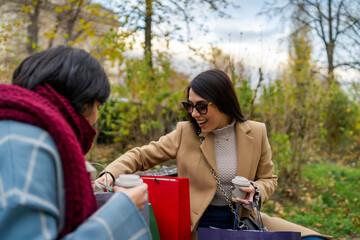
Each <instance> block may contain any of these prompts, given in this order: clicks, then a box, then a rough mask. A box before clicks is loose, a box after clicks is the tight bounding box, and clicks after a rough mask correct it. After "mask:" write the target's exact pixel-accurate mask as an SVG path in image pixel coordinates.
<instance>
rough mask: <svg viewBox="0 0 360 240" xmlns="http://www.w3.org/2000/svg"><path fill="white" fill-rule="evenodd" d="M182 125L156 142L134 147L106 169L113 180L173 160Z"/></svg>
mask: <svg viewBox="0 0 360 240" xmlns="http://www.w3.org/2000/svg"><path fill="white" fill-rule="evenodd" d="M181 131H182V123H178V124H177V127H176V129H175V130H174V131H172V132H171V133H169V134H167V135H165V136H162V137H160V139H159V140H158V141H151V142H150V143H149V144H148V145H144V146H142V147H135V148H133V149H131V150H129V151H128V152H126V153H125V154H123V155H122V156H120V157H119V158H117V159H116V160H114V161H113V162H112V163H111V164H110V165H109V166H107V167H106V171H108V172H110V173H111V174H112V175H113V176H114V177H115V178H117V177H118V176H119V175H120V174H129V173H134V172H136V171H145V170H147V169H149V168H151V167H153V166H155V165H157V164H160V163H162V162H165V161H168V160H170V159H175V158H176V155H177V151H178V149H179V146H180V141H181Z"/></svg>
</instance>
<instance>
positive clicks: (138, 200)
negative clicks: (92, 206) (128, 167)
mask: <svg viewBox="0 0 360 240" xmlns="http://www.w3.org/2000/svg"><path fill="white" fill-rule="evenodd" d="M147 188H148V185H147V184H146V183H143V184H141V185H139V186H136V187H132V188H123V187H118V186H114V192H122V193H125V194H126V195H127V196H128V197H129V198H130V199H131V201H133V203H134V204H135V206H136V207H137V208H138V209H139V210H140V211H141V210H143V209H144V204H145V202H146V200H147V193H146V190H147Z"/></svg>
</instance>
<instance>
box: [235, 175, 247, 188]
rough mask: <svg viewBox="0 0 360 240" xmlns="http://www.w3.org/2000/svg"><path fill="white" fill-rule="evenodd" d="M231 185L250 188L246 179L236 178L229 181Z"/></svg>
mask: <svg viewBox="0 0 360 240" xmlns="http://www.w3.org/2000/svg"><path fill="white" fill-rule="evenodd" d="M231 182H232V183H233V184H236V185H239V186H244V187H245V186H246V187H247V186H250V181H249V180H248V179H247V178H244V177H240V176H236V177H235V178H233V179H232V180H231Z"/></svg>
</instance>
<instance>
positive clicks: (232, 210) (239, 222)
mask: <svg viewBox="0 0 360 240" xmlns="http://www.w3.org/2000/svg"><path fill="white" fill-rule="evenodd" d="M211 172H212V175H213V177H214V178H215V181H216V184H217V185H218V187H219V189H220V192H221V193H222V195H223V197H224V199H225V200H226V202H227V203H228V205H229V207H230V209H231V212H232V213H233V214H234V216H235V217H236V219H237V224H238V228H239V229H241V225H242V223H241V221H240V217H239V216H236V210H235V208H234V206H233V205H232V201H231V200H230V198H229V197H228V196H227V194H226V191H225V189H224V187H223V185H222V184H221V182H220V178H219V177H218V176H217V175H216V172H215V170H214V169H212V168H211Z"/></svg>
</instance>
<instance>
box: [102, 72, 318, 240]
mask: <svg viewBox="0 0 360 240" xmlns="http://www.w3.org/2000/svg"><path fill="white" fill-rule="evenodd" d="M186 95H187V100H186V101H183V102H182V104H183V106H184V108H185V110H186V111H187V113H188V119H189V121H187V122H179V123H178V124H177V126H176V129H175V130H174V131H173V132H171V133H169V134H167V135H165V136H163V137H161V138H160V139H159V140H158V141H153V142H150V143H149V144H148V145H145V146H143V147H137V148H134V149H132V150H130V151H128V152H127V153H125V154H124V155H122V156H121V157H119V158H118V159H116V160H115V161H114V162H113V163H111V164H110V165H109V166H108V167H107V168H106V170H107V172H108V173H109V177H108V178H111V177H112V178H113V179H114V178H116V177H117V176H118V175H119V174H124V173H134V172H136V171H144V170H147V169H149V168H151V167H153V166H155V165H157V164H159V163H162V162H165V161H167V160H169V159H176V161H177V168H178V176H179V177H185V178H189V182H190V207H191V230H192V238H193V239H196V238H197V228H198V227H209V226H214V227H218V228H232V227H233V223H234V213H233V212H232V208H231V207H234V206H233V204H229V203H228V201H226V198H225V196H224V194H223V193H222V191H221V189H220V187H219V186H218V185H217V183H216V180H215V179H216V178H217V179H218V180H220V182H221V185H222V188H223V189H224V191H225V193H226V195H227V196H231V191H232V189H231V186H232V183H231V180H232V179H233V178H234V177H235V176H242V177H245V178H247V179H249V180H250V181H251V185H250V186H249V187H243V188H241V190H242V191H245V192H247V195H246V197H245V198H244V199H238V201H239V202H241V203H243V206H244V208H241V209H240V211H239V215H240V216H241V217H244V216H247V217H251V218H253V219H255V217H254V214H253V211H251V210H250V209H251V207H250V206H251V203H250V201H252V202H254V203H256V204H257V205H258V206H259V207H261V205H262V204H263V202H264V201H266V200H267V199H269V197H270V196H271V195H272V193H273V192H274V191H275V189H276V187H277V176H276V175H274V165H273V162H272V161H271V149H270V145H269V142H268V139H267V132H266V128H265V125H264V124H263V123H259V122H254V121H250V120H247V119H246V118H245V117H244V116H243V114H242V113H241V110H240V106H239V102H238V99H237V96H236V93H235V90H234V87H233V84H232V82H231V80H230V79H229V77H228V76H227V74H226V73H225V72H223V71H220V70H209V71H205V72H203V73H201V74H199V75H198V76H196V77H195V78H194V80H192V81H191V83H190V84H189V86H188V87H187V89H186ZM110 176H111V177H110ZM99 180H100V181H101V182H105V181H104V180H105V176H101V178H100V179H99ZM230 205H232V206H230ZM264 217H267V216H265V215H264ZM266 219H271V218H270V217H267V218H266ZM281 221H283V222H281ZM280 223H281V224H284V223H285V224H288V226H289V225H290V226H293V227H295V228H296V230H297V231H301V232H302V233H303V235H306V234H308V235H309V234H316V233H315V232H313V231H311V230H309V229H306V228H302V227H300V226H298V225H295V224H292V223H289V222H286V221H284V220H281V219H280ZM240 225H241V226H242V228H243V229H246V226H245V225H243V224H242V223H240ZM273 225H274V224H273ZM275 226H277V224H275ZM285 228H286V227H285ZM270 230H281V228H278V229H277V228H276V227H273V229H270Z"/></svg>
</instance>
